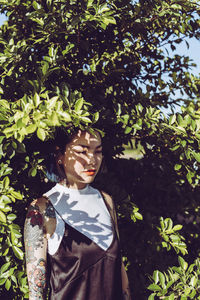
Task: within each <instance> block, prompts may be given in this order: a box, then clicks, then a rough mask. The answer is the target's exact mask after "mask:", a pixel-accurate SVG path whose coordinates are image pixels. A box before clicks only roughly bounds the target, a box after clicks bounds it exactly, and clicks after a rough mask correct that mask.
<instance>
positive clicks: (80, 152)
mask: <svg viewBox="0 0 200 300" xmlns="http://www.w3.org/2000/svg"><path fill="white" fill-rule="evenodd" d="M76 153H78V154H86V153H87V151H76Z"/></svg>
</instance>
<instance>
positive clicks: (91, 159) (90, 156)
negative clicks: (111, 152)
mask: <svg viewBox="0 0 200 300" xmlns="http://www.w3.org/2000/svg"><path fill="white" fill-rule="evenodd" d="M88 163H89V164H94V163H95V157H94V154H93V153H88Z"/></svg>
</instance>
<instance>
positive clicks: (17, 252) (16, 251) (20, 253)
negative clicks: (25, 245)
mask: <svg viewBox="0 0 200 300" xmlns="http://www.w3.org/2000/svg"><path fill="white" fill-rule="evenodd" d="M12 249H13V252H14V254H15V256H16V257H17V258H18V259H20V260H23V258H24V253H23V251H22V250H21V249H20V248H19V247H17V246H12Z"/></svg>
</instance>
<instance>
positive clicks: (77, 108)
mask: <svg viewBox="0 0 200 300" xmlns="http://www.w3.org/2000/svg"><path fill="white" fill-rule="evenodd" d="M83 103H84V100H83V98H80V99H78V100H77V101H76V103H75V107H74V110H75V112H77V113H78V112H79V111H80V110H81V108H82V106H83Z"/></svg>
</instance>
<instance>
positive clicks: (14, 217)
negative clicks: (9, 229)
mask: <svg viewBox="0 0 200 300" xmlns="http://www.w3.org/2000/svg"><path fill="white" fill-rule="evenodd" d="M16 218H17V216H16V215H15V214H9V215H7V219H8V221H11V222H12V221H14V220H15V219H16Z"/></svg>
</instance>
